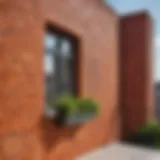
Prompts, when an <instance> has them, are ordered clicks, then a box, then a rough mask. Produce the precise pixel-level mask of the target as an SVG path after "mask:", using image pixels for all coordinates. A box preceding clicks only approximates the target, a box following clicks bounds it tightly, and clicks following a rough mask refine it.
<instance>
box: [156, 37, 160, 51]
mask: <svg viewBox="0 0 160 160" xmlns="http://www.w3.org/2000/svg"><path fill="white" fill-rule="evenodd" d="M155 46H156V48H157V49H160V37H157V38H156V39H155Z"/></svg>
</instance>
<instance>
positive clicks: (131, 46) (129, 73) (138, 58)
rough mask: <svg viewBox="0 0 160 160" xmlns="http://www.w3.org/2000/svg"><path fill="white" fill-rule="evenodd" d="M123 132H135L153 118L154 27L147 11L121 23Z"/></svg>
mask: <svg viewBox="0 0 160 160" xmlns="http://www.w3.org/2000/svg"><path fill="white" fill-rule="evenodd" d="M120 24H121V25H120V30H121V31H120V33H121V35H120V40H121V41H120V45H121V48H120V49H121V50H120V59H121V72H120V74H121V84H120V85H121V92H120V94H121V96H120V99H121V107H122V115H123V118H124V119H123V122H122V123H123V125H124V128H123V131H124V132H126V133H130V132H135V131H137V129H139V127H141V126H142V125H144V124H145V123H146V121H147V120H149V119H151V118H153V107H154V106H153V97H152V96H153V75H152V73H153V72H152V55H153V54H152V50H151V47H152V27H151V24H152V22H151V20H150V17H149V15H148V13H147V12H142V13H138V14H135V15H128V16H124V17H122V18H121V22H120Z"/></svg>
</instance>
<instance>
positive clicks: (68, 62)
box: [44, 29, 77, 104]
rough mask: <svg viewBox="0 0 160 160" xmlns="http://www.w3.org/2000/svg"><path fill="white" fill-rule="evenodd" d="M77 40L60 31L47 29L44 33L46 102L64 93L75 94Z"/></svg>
mask: <svg viewBox="0 0 160 160" xmlns="http://www.w3.org/2000/svg"><path fill="white" fill-rule="evenodd" d="M76 49H77V42H76V40H75V39H74V38H72V37H70V36H68V35H66V34H63V33H62V32H59V31H55V30H52V29H48V30H47V33H46V35H45V55H44V70H45V83H46V101H47V102H46V103H47V104H48V102H50V101H54V100H56V99H57V98H58V97H59V96H61V95H62V94H64V93H69V94H76V92H77V91H76V89H77V84H76V83H77V80H76V78H77V50H76Z"/></svg>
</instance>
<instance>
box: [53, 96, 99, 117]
mask: <svg viewBox="0 0 160 160" xmlns="http://www.w3.org/2000/svg"><path fill="white" fill-rule="evenodd" d="M50 106H51V108H53V109H55V110H56V111H65V112H66V114H67V116H73V115H79V116H80V115H91V114H94V115H97V114H98V105H97V104H96V103H95V102H94V101H93V100H92V99H89V98H84V99H78V98H76V97H74V96H71V95H64V96H62V97H60V98H59V99H58V100H57V101H56V102H55V103H50Z"/></svg>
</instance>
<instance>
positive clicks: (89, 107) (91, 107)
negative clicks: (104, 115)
mask: <svg viewBox="0 0 160 160" xmlns="http://www.w3.org/2000/svg"><path fill="white" fill-rule="evenodd" d="M78 108H79V113H80V114H98V111H99V110H98V105H97V104H96V103H95V102H94V101H93V100H92V99H87V98H86V99H82V100H79V101H78Z"/></svg>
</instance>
